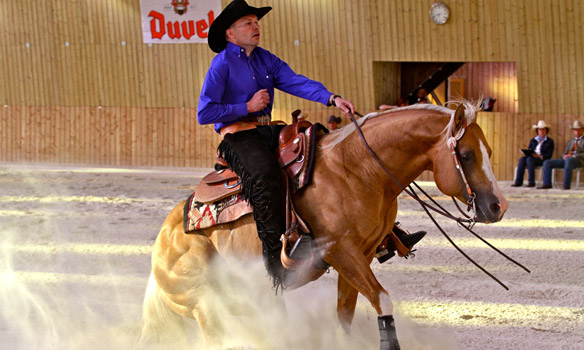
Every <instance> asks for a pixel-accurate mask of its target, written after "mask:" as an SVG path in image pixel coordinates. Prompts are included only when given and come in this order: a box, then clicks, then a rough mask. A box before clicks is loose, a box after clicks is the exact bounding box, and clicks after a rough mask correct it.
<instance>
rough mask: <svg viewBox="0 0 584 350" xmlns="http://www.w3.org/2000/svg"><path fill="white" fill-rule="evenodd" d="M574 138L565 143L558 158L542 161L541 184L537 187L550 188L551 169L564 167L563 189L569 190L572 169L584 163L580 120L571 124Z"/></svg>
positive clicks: (582, 129) (582, 131)
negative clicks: (560, 156)
mask: <svg viewBox="0 0 584 350" xmlns="http://www.w3.org/2000/svg"><path fill="white" fill-rule="evenodd" d="M572 132H573V133H574V138H573V139H570V140H569V141H568V142H567V143H566V150H565V151H564V154H563V156H562V158H560V159H548V160H546V161H545V162H543V185H542V186H541V187H538V189H546V188H552V169H553V168H564V189H565V190H569V189H570V185H571V184H572V170H574V168H581V167H582V165H583V164H584V136H583V135H584V126H583V125H582V123H580V121H578V120H576V121H574V124H573V125H572Z"/></svg>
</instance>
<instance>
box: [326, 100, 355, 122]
mask: <svg viewBox="0 0 584 350" xmlns="http://www.w3.org/2000/svg"><path fill="white" fill-rule="evenodd" d="M331 102H332V101H331ZM334 102H335V105H336V106H337V107H338V108H339V109H340V110H341V112H343V114H344V115H346V116H347V117H348V116H349V112H351V113H353V114H355V106H354V105H353V102H351V101H349V100H346V99H344V98H342V97H340V96H337V98H335V101H334Z"/></svg>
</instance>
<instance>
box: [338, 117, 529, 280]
mask: <svg viewBox="0 0 584 350" xmlns="http://www.w3.org/2000/svg"><path fill="white" fill-rule="evenodd" d="M355 113H356V114H357V115H358V116H360V117H363V115H361V114H360V113H358V112H355ZM349 116H350V118H351V121H352V122H353V124H355V127H356V129H357V132H358V133H359V136H360V137H361V141H363V144H364V145H365V148H366V149H367V151H368V152H369V154H370V155H371V156H372V157H373V159H374V160H375V161H376V162H377V164H378V165H379V166H380V167H381V169H382V170H383V171H384V172H385V173H386V174H387V175H388V176H389V177H390V178H391V179H392V180H393V182H395V183H396V184H397V185H398V186H399V187H400V188H401V189H402V191H404V192H405V193H407V194H408V195H409V196H410V197H412V198H413V199H414V200H416V201H417V202H418V204H420V206H422V208H423V209H424V211H425V212H426V214H427V215H428V216H429V217H430V219H431V220H432V222H433V223H434V225H435V226H436V227H437V228H438V230H439V231H440V232H441V233H442V234H443V235H444V237H446V239H447V240H448V242H450V244H451V245H452V246H453V247H454V248H456V250H458V252H459V253H460V254H462V255H463V256H464V257H465V258H466V259H467V260H468V261H470V262H471V263H473V264H474V265H475V266H476V267H477V268H479V269H480V270H481V271H483V272H484V273H485V274H487V275H488V276H489V277H491V278H492V279H493V280H495V282H497V283H499V284H500V285H501V286H502V287H503V288H505V289H506V290H509V287H507V286H506V285H505V284H504V283H503V282H501V281H500V280H499V279H498V278H496V277H495V276H494V275H493V274H491V273H490V272H489V271H487V270H486V269H485V268H484V267H482V266H481V265H479V264H478V263H477V262H476V261H474V260H473V259H472V258H471V257H470V256H468V255H467V254H466V253H465V252H464V251H462V249H460V247H458V246H457V245H456V243H454V241H453V240H452V238H450V236H449V235H448V234H447V233H446V232H445V231H444V229H442V227H441V226H440V224H438V222H437V221H436V219H435V218H434V217H433V216H432V214H431V213H430V209H431V210H433V211H435V212H436V213H438V214H440V215H442V216H445V217H447V218H449V219H451V220H454V221H456V222H457V223H458V225H460V226H462V227H464V228H465V229H466V230H467V231H469V232H470V233H472V234H473V235H474V236H475V237H477V238H478V239H480V240H481V241H482V242H483V243H485V244H486V245H487V246H489V247H490V248H492V249H493V250H495V251H496V252H497V253H499V254H500V255H502V256H503V257H505V258H506V259H507V260H509V261H511V262H513V263H514V264H515V265H517V266H519V267H521V268H522V269H524V270H525V271H527V272H528V273H531V271H529V269H527V268H526V267H525V266H523V265H522V264H520V263H519V262H517V261H515V260H514V259H512V258H511V257H509V256H508V255H507V254H505V253H503V252H502V251H500V250H499V249H497V248H496V247H494V246H493V245H491V244H490V243H489V242H487V241H486V240H485V239H484V238H482V237H480V236H479V235H478V234H477V233H475V232H474V231H473V230H472V227H473V226H474V224H475V221H476V205H475V198H476V194H475V193H474V192H472V190H471V188H470V185H469V184H468V181H467V179H466V176H465V175H464V171H463V169H462V166H460V162H459V160H458V156H457V154H456V142H457V140H460V139H461V138H462V135H463V134H464V132H463V133H462V134H461V135H460V137H458V138H455V137H454V136H453V135H452V131H451V136H450V138H449V139H448V146H449V148H450V149H451V150H452V154H453V155H454V159H455V164H456V168H457V169H459V171H460V174H461V176H462V178H463V181H464V183H465V186H466V189H467V193H468V195H469V200H468V204H469V208H470V207H471V206H472V208H473V211H474V216H473V217H472V218H471V217H469V216H468V215H466V214H465V213H464V212H463V211H462V209H461V208H460V207H459V206H458V204H457V203H456V199H455V198H454V197H452V200H453V201H454V203H455V204H456V207H457V208H458V210H459V211H460V212H461V213H462V215H463V216H465V217H466V219H463V218H460V217H456V216H454V215H452V214H451V213H450V212H449V211H448V210H446V209H445V208H443V207H442V206H440V204H438V203H437V202H436V201H435V200H434V199H433V198H432V197H431V196H430V195H428V194H427V193H426V192H424V191H423V190H422V189H421V188H420V186H418V184H416V183H415V182H413V184H414V186H416V187H417V188H418V190H419V191H420V192H422V193H423V194H424V195H425V196H426V197H427V198H428V199H429V200H430V201H431V202H432V203H433V204H434V205H430V204H428V203H427V202H425V201H424V200H422V199H421V198H420V197H419V196H418V194H417V193H416V192H415V191H414V189H413V188H412V186H411V185H409V186H408V187H409V190H408V189H407V188H406V187H405V186H404V185H403V184H402V183H401V182H399V180H398V179H396V178H395V176H393V174H392V173H391V172H390V171H389V170H388V169H387V167H386V166H385V165H384V164H383V162H382V161H381V160H380V159H379V157H377V155H376V154H375V152H374V151H373V149H371V147H370V146H369V143H368V142H367V140H366V139H365V135H363V131H362V130H361V127H359V124H358V123H357V120H356V119H355V116H354V115H353V113H350V112H349ZM464 128H465V129H466V121H465V125H464Z"/></svg>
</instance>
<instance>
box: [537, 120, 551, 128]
mask: <svg viewBox="0 0 584 350" xmlns="http://www.w3.org/2000/svg"><path fill="white" fill-rule="evenodd" d="M533 128H534V129H548V130H549V128H550V126H549V124H548V123H546V122H545V121H543V120H540V121H538V122H537V124H536V125H534V126H533Z"/></svg>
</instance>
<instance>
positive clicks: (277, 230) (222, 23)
mask: <svg viewBox="0 0 584 350" xmlns="http://www.w3.org/2000/svg"><path fill="white" fill-rule="evenodd" d="M271 9H272V8H271V7H260V8H256V7H252V6H249V5H248V4H247V3H246V2H245V1H244V0H234V1H232V2H231V3H230V4H229V5H228V6H227V7H226V8H225V9H224V10H223V11H222V12H221V14H220V15H219V16H218V17H217V18H216V19H215V21H214V22H213V23H212V25H211V28H210V29H209V37H208V43H209V47H210V48H211V50H212V51H214V52H216V53H218V55H217V56H215V57H214V58H213V61H212V62H211V66H210V67H209V71H208V72H207V75H206V76H205V81H204V83H203V87H202V91H201V95H200V99H199V105H198V113H197V119H198V122H199V123H200V124H211V123H213V124H215V130H216V131H217V132H218V133H220V134H221V135H222V136H223V141H222V142H221V144H220V145H219V148H218V151H219V155H220V156H222V157H223V158H224V159H225V160H226V161H227V162H228V164H229V165H230V166H231V168H232V169H233V170H234V171H235V173H236V174H237V175H238V176H239V177H240V178H241V183H242V191H243V198H244V199H246V200H248V201H249V204H250V205H251V206H252V207H253V213H254V219H255V222H256V225H257V231H258V235H259V238H260V240H261V241H262V250H263V256H264V262H265V265H266V268H267V270H268V273H269V274H270V276H271V277H272V279H273V281H274V285H275V286H277V285H281V284H282V281H283V279H284V273H285V271H286V270H285V269H284V268H283V266H282V263H281V260H280V249H281V244H282V243H281V242H280V236H281V235H282V233H284V232H285V231H286V223H285V212H284V211H285V203H286V198H285V187H284V186H285V185H284V183H283V181H282V178H281V176H282V175H281V170H280V166H279V164H278V161H277V159H276V156H275V154H274V149H275V147H277V140H278V134H279V131H280V130H281V128H282V126H279V125H271V124H270V123H269V122H270V119H271V111H272V108H273V102H272V101H273V99H274V88H278V89H279V90H282V91H284V92H287V93H289V94H292V95H294V96H297V97H301V98H304V99H307V100H310V101H315V102H320V103H322V104H324V105H326V106H331V105H332V106H335V107H337V108H339V109H340V110H341V111H342V112H343V113H344V114H345V115H348V114H349V112H351V113H354V106H353V103H352V102H351V101H349V100H347V99H344V98H343V97H341V96H339V95H336V94H333V93H331V92H330V91H328V90H327V89H326V88H325V86H324V85H323V84H321V83H320V82H317V81H314V80H310V79H308V78H306V77H304V76H302V75H299V74H296V73H294V71H292V69H291V68H290V67H289V66H288V64H286V63H285V62H284V61H282V60H281V59H280V58H278V57H277V56H275V55H274V54H272V53H270V52H269V51H267V50H264V49H263V48H261V47H259V46H258V45H259V41H260V25H259V20H260V19H261V18H262V17H263V16H264V15H265V14H267V13H268V12H269V11H270V10H271ZM393 232H394V233H395V234H396V235H397V236H398V238H399V239H400V241H401V243H402V244H403V246H405V247H406V248H407V252H409V250H411V248H412V247H413V246H414V244H416V243H417V242H418V241H420V239H422V238H423V237H424V235H425V232H416V233H413V234H410V235H408V234H406V233H405V232H404V231H402V230H401V229H399V228H398V227H397V226H395V227H394V229H393ZM395 250H396V247H395V246H394V244H393V243H392V241H391V240H389V241H386V243H384V246H383V247H382V248H380V249H379V252H380V254H378V259H379V260H380V261H381V262H383V261H385V260H387V259H388V258H389V257H391V256H393V255H394V253H393V251H395Z"/></svg>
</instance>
